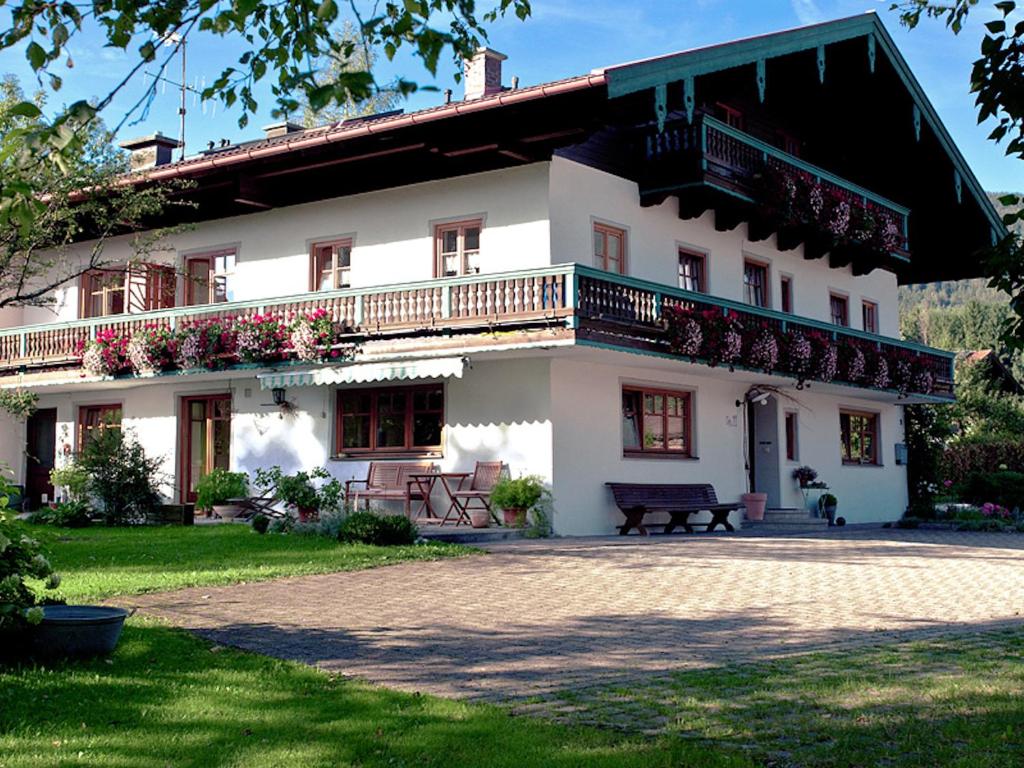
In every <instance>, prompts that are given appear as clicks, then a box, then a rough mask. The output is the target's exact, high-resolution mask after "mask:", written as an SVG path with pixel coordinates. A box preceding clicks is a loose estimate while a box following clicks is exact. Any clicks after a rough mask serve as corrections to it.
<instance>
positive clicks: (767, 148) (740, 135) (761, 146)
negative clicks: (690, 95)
mask: <svg viewBox="0 0 1024 768" xmlns="http://www.w3.org/2000/svg"><path fill="white" fill-rule="evenodd" d="M701 119H702V120H703V121H704V122H705V123H707V124H708V125H710V126H711V127H712V128H714V129H715V130H716V131H719V132H721V133H724V134H726V135H727V136H731V137H732V138H734V139H736V141H741V142H743V143H744V144H746V145H747V146H748V147H753V148H754V149H756V150H758V151H760V152H763V153H764V154H766V155H768V156H770V157H774V158H776V159H778V160H781V161H782V162H784V163H788V164H789V165H792V166H794V167H796V168H800V169H801V170H803V171H806V172H807V173H809V174H811V175H812V176H817V177H818V178H819V179H823V180H824V181H828V182H831V183H832V184H835V185H836V186H839V187H844V188H845V189H848V190H850V191H851V192H853V193H854V194H855V195H860V196H861V197H865V198H867V199H868V200H870V201H872V202H873V203H877V204H878V205H883V206H885V207H887V208H892V209H893V210H894V211H896V212H897V213H899V214H901V215H903V216H909V215H910V209H909V208H906V207H904V206H902V205H899V204H898V203H894V202H893V201H892V200H890V199H888V198H887V197H882V196H881V195H877V194H875V193H874V192H872V191H871V190H869V189H865V188H864V187H862V186H860V185H859V184H854V183H853V182H852V181H847V180H846V179H844V178H842V177H841V176H836V175H835V174H834V173H830V172H829V171H826V170H825V169H824V168H821V167H819V166H817V165H812V164H811V163H808V162H807V161H806V160H801V159H800V158H799V157H796V156H795V155H790V154H788V153H786V152H783V151H782V150H781V149H779V148H778V147H773V146H772V145H771V144H769V143H767V142H765V141H761V139H758V138H755V137H754V136H751V135H750V134H748V133H744V132H743V131H738V130H736V129H735V128H733V127H732V126H730V125H726V124H725V123H723V122H722V121H721V120H717V119H716V118H714V117H711V116H710V115H704V116H703V117H702V118H701Z"/></svg>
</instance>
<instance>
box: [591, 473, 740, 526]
mask: <svg viewBox="0 0 1024 768" xmlns="http://www.w3.org/2000/svg"><path fill="white" fill-rule="evenodd" d="M606 485H607V486H608V487H609V488H611V489H612V495H614V496H615V504H616V505H617V506H618V508H619V509H620V510H622V514H624V515H625V516H626V522H625V524H624V525H620V526H617V528H618V529H619V535H621V536H625V535H626V534H627V533H629V532H630V531H631V530H633V529H634V528H635V529H636V531H637V533H639V534H640V535H641V536H647V535H648V534H649V533H650V532H649V531H648V530H647V529H648V527H654V526H663V527H664V532H665V533H672V531H674V530H675V529H676V528H677V527H679V526H682V527H683V528H684V529H685V530H686V532H687V533H693V526H694V525H706V526H707V530H709V531H713V530H715V528H717V527H718V526H719V525H722V526H724V527H725V530H727V531H732V530H735V528H733V526H732V523H730V522H729V519H728V518H729V513H730V512H732V511H734V510H737V509H739V508H740V507H741V506H743V505H742V504H719V503H718V497H717V496H716V495H715V489H714V488H713V487H712V486H711V485H709V484H707V483H695V484H689V485H682V484H676V485H663V484H658V483H606ZM696 512H710V513H711V522H709V523H691V522H690V515H692V514H694V513H696ZM654 513H668V515H669V520H668V522H666V523H660V522H659V523H645V522H644V517H646V516H647V515H649V514H654Z"/></svg>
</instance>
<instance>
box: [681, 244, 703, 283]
mask: <svg viewBox="0 0 1024 768" xmlns="http://www.w3.org/2000/svg"><path fill="white" fill-rule="evenodd" d="M705 266H706V257H705V256H704V254H703V253H694V252H693V251H685V250H683V249H682V248H680V249H679V287H680V288H684V289H686V290H687V291H695V292H697V293H706V292H707V289H708V285H707V276H706V270H705Z"/></svg>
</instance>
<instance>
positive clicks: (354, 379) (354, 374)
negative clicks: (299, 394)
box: [257, 357, 469, 389]
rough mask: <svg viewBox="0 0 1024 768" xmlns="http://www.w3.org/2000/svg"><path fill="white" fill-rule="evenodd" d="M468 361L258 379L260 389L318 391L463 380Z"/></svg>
mask: <svg viewBox="0 0 1024 768" xmlns="http://www.w3.org/2000/svg"><path fill="white" fill-rule="evenodd" d="M468 362H469V360H468V359H467V358H465V357H436V358H430V359H426V360H401V361H393V362H389V363H353V364H352V365H338V366H331V367H329V368H318V369H316V370H313V371H294V372H293V371H287V372H285V371H280V372H277V373H263V374H260V375H259V376H257V378H258V379H259V380H260V389H278V388H281V389H287V388H289V387H319V386H324V385H329V384H362V383H365V382H371V381H404V380H410V379H448V378H451V377H453V376H454V377H455V378H457V379H461V378H462V373H463V371H464V370H465V368H466V365H467V363H468Z"/></svg>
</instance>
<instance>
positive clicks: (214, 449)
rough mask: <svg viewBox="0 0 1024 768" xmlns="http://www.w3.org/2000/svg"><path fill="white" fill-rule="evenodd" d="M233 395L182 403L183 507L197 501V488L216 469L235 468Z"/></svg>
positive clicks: (186, 400) (190, 400) (187, 400)
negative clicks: (233, 455)
mask: <svg viewBox="0 0 1024 768" xmlns="http://www.w3.org/2000/svg"><path fill="white" fill-rule="evenodd" d="M230 451H231V395H202V396H200V397H183V398H182V399H181V451H180V455H181V467H180V472H179V475H178V476H179V479H180V486H179V491H180V493H181V501H182V503H188V502H194V501H195V500H196V484H197V483H198V482H199V480H200V479H201V478H202V477H203V476H205V475H206V474H207V473H208V472H209V471H210V470H212V469H215V468H216V469H229V468H230V465H231V453H230Z"/></svg>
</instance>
